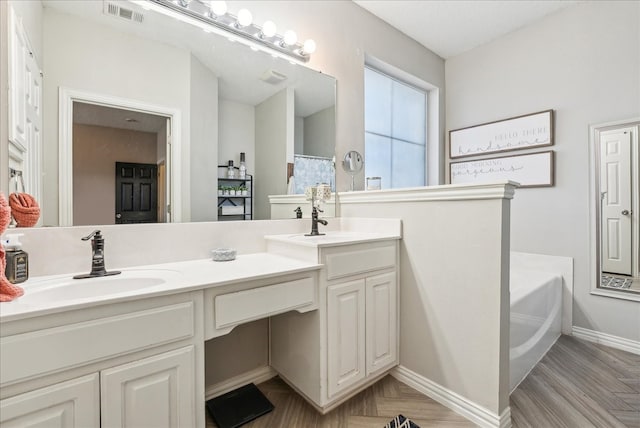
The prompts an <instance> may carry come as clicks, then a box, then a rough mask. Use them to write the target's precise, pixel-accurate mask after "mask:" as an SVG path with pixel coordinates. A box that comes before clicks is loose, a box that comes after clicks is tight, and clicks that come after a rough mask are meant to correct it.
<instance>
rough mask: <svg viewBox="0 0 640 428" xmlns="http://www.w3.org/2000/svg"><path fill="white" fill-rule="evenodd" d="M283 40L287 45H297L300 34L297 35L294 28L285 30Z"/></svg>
mask: <svg viewBox="0 0 640 428" xmlns="http://www.w3.org/2000/svg"><path fill="white" fill-rule="evenodd" d="M282 41H283V42H284V43H285V44H286V45H289V46H291V45H295V44H296V42H297V41H298V36H297V35H296V33H295V31H292V30H287V31H285V32H284V36H283V37H282Z"/></svg>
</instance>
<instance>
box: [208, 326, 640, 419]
mask: <svg viewBox="0 0 640 428" xmlns="http://www.w3.org/2000/svg"><path fill="white" fill-rule="evenodd" d="M258 387H259V388H260V390H261V391H262V392H263V393H264V394H265V395H266V396H267V398H268V399H269V400H270V401H271V403H273V404H274V406H275V410H273V411H272V412H271V413H269V414H267V415H265V416H262V417H260V418H258V419H256V420H255V421H253V422H250V423H249V424H247V425H244V427H247V428H267V427H268V428H290V427H291V428H321V427H322V428H329V427H331V428H365V427H367V428H369V427H371V428H374V427H378V428H382V427H384V426H385V425H386V424H387V422H389V420H391V419H392V418H393V417H394V416H396V415H397V414H399V413H401V414H403V415H404V416H406V417H408V418H410V419H411V420H412V421H414V422H415V423H417V424H418V425H419V426H420V427H421V428H426V427H443V428H447V427H472V426H475V425H474V424H472V423H471V422H469V421H468V420H466V419H465V418H463V417H462V416H460V415H458V414H456V413H455V412H453V411H451V410H449V409H448V408H446V407H444V406H442V405H441V404H439V403H437V402H435V401H434V400H432V399H430V398H429V397H427V396H425V395H423V394H420V393H419V392H417V391H416V390H414V389H413V388H411V387H409V386H407V385H405V384H403V383H401V382H399V381H398V380H396V379H394V378H393V377H391V376H386V377H385V378H383V379H382V380H380V381H379V382H377V383H376V384H375V385H372V386H371V387H369V388H367V389H366V390H365V391H363V392H361V393H360V394H358V395H356V396H355V397H353V398H352V399H350V400H349V401H347V402H346V403H344V404H343V405H341V406H340V407H338V408H336V409H335V410H333V411H331V412H330V413H328V414H326V415H324V416H323V415H320V414H319V413H318V412H316V411H315V409H314V408H313V407H311V406H310V405H309V404H308V403H307V402H306V401H305V400H304V399H303V398H302V397H300V396H299V395H298V394H297V393H295V392H294V391H293V390H292V389H291V388H290V387H289V386H288V385H287V384H285V383H284V382H283V381H282V380H281V379H280V378H278V377H276V378H273V379H271V380H268V381H267V382H264V383H262V384H260V385H258ZM510 401H511V402H510V405H511V418H512V423H513V426H514V427H516V428H556V427H567V428H587V427H607V428H609V427H611V428H615V427H621V428H624V427H628V428H640V356H638V355H634V354H631V353H628V352H624V351H619V350H616V349H613V348H608V347H605V346H601V345H597V344H594V343H590V342H586V341H582V340H579V339H575V338H573V337H570V336H561V337H560V339H558V341H557V342H556V344H555V345H554V346H553V347H552V348H551V350H550V351H549V352H548V353H547V355H546V356H545V357H544V358H543V359H542V360H541V361H540V363H538V365H537V366H536V367H535V368H534V369H533V370H532V371H531V373H530V374H529V376H527V378H526V379H525V380H524V381H523V382H522V383H521V384H520V385H519V386H518V388H517V389H516V390H515V391H514V392H513V394H511V400H510ZM215 427H216V424H215V423H214V422H213V421H212V419H211V416H210V415H208V414H207V428H215Z"/></svg>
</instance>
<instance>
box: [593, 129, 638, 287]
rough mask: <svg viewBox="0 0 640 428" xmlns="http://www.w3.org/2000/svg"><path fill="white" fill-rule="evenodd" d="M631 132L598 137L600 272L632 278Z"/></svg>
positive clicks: (618, 132)
mask: <svg viewBox="0 0 640 428" xmlns="http://www.w3.org/2000/svg"><path fill="white" fill-rule="evenodd" d="M631 185H632V182H631V133H630V132H628V131H627V132H622V131H619V130H616V131H611V132H603V133H602V134H601V135H600V191H601V192H602V198H601V207H602V209H601V218H602V221H601V225H600V227H601V236H602V239H601V253H602V271H603V272H610V273H617V274H622V275H631V215H632V211H631V208H632V205H631V202H632V201H631Z"/></svg>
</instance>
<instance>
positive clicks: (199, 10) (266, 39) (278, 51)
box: [130, 0, 316, 64]
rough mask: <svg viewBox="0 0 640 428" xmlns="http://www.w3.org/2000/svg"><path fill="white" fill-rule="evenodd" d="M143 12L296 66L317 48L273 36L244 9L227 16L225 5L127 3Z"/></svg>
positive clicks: (161, 0)
mask: <svg viewBox="0 0 640 428" xmlns="http://www.w3.org/2000/svg"><path fill="white" fill-rule="evenodd" d="M130 1H131V2H132V3H134V4H137V5H138V6H140V7H143V8H145V9H147V10H148V9H152V10H155V11H156V12H159V13H162V14H164V15H167V16H171V17H172V18H175V19H178V20H180V21H183V22H187V23H189V24H192V25H195V26H197V27H200V28H202V29H203V30H205V31H207V30H209V31H210V32H212V33H216V34H219V35H222V36H224V37H227V38H229V39H230V40H232V39H233V40H234V41H237V42H240V43H243V44H245V45H247V46H249V47H250V48H252V49H254V50H262V51H264V52H267V53H270V54H271V55H273V56H275V57H281V58H284V59H286V60H288V61H292V62H295V63H298V64H300V63H306V62H307V61H309V57H310V55H311V54H312V53H313V52H315V49H316V44H315V42H314V41H313V40H311V39H309V40H307V41H305V42H304V43H299V42H298V37H297V35H296V33H295V32H294V31H292V30H288V31H286V32H285V33H284V35H279V34H277V33H276V25H275V24H274V23H273V22H272V21H265V23H264V24H263V26H262V27H260V26H259V25H257V24H255V23H253V16H252V15H251V12H250V11H249V10H247V9H241V10H240V11H239V12H238V16H234V15H233V14H231V13H228V12H227V4H226V3H225V2H224V1H211V0H130Z"/></svg>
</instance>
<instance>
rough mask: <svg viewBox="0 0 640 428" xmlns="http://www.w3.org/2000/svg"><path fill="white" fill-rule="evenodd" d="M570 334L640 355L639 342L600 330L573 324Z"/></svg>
mask: <svg viewBox="0 0 640 428" xmlns="http://www.w3.org/2000/svg"><path fill="white" fill-rule="evenodd" d="M571 334H572V335H573V336H574V337H577V338H578V339H583V340H587V341H589V342H594V343H599V344H600V345H605V346H609V347H611V348H615V349H620V350H621V351H627V352H631V353H632V354H636V355H640V342H638V341H635V340H630V339H625V338H624V337H620V336H614V335H612V334H608V333H603V332H601V331H595V330H589V329H588V328H582V327H576V326H575V325H574V326H573V329H572V330H571Z"/></svg>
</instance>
